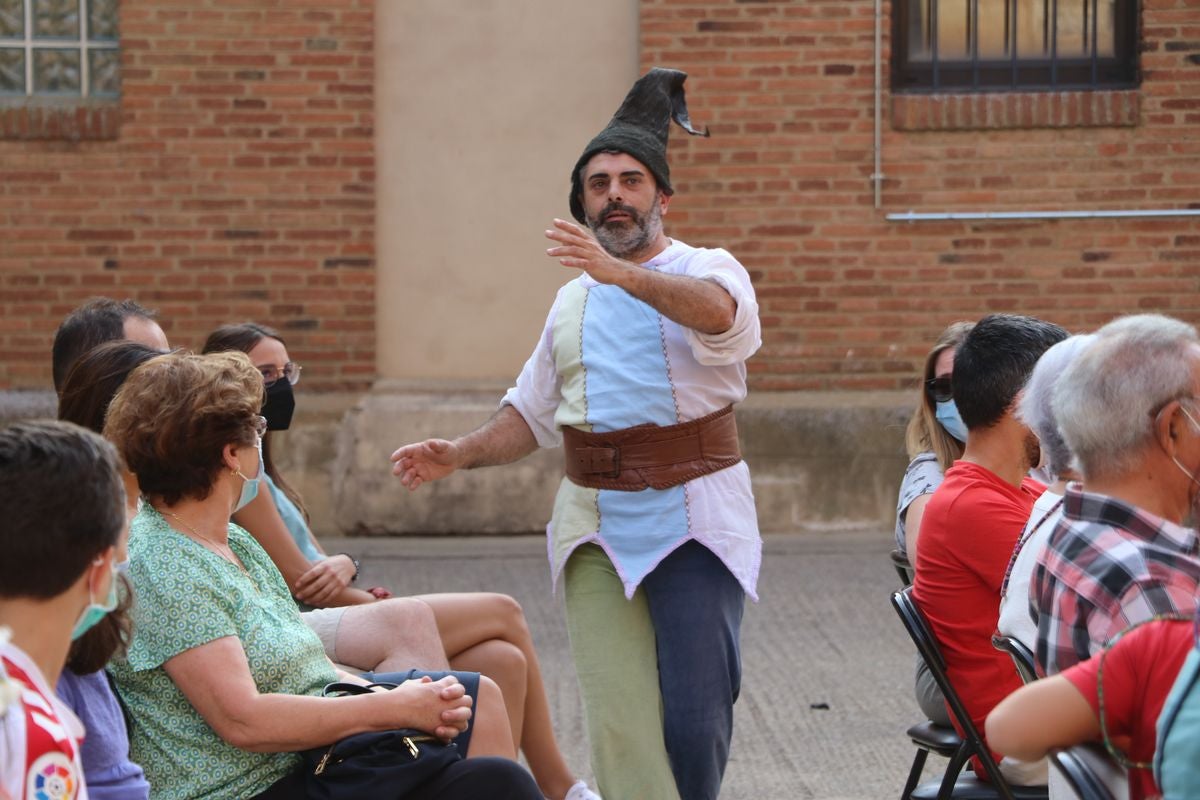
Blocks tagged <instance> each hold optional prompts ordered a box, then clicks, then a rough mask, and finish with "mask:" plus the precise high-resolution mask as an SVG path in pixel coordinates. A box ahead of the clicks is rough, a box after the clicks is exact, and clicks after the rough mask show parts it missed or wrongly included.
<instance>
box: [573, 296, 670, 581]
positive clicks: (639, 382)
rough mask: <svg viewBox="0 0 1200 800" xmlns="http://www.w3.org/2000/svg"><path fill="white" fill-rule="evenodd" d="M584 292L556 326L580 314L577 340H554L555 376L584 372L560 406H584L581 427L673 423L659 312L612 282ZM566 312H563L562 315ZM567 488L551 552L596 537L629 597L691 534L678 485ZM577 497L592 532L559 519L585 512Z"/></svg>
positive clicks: (601, 430)
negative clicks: (589, 509)
mask: <svg viewBox="0 0 1200 800" xmlns="http://www.w3.org/2000/svg"><path fill="white" fill-rule="evenodd" d="M584 291H585V292H586V298H585V299H583V302H578V303H570V304H568V305H567V306H566V307H564V308H560V309H559V320H558V321H557V322H556V324H555V330H556V332H558V331H571V330H573V329H574V328H575V325H574V324H573V322H572V321H571V317H570V315H571V314H572V313H574V314H578V315H580V316H581V317H582V320H581V324H580V326H579V329H580V331H581V335H580V337H579V340H578V344H576V342H575V341H566V342H562V344H563V345H564V346H563V347H561V348H560V347H559V346H558V345H559V344H560V343H559V342H558V341H557V340H556V342H555V355H556V361H557V363H558V366H559V369H560V374H563V375H564V377H566V376H567V375H573V374H575V373H576V372H577V371H582V373H583V376H584V379H583V380H582V381H578V380H569V379H568V380H564V381H563V385H562V386H563V405H564V406H567V407H575V408H579V407H580V406H581V405H582V408H583V409H584V413H585V419H584V420H583V422H584V423H585V424H584V425H580V427H584V428H585V429H586V428H590V429H591V430H592V431H595V432H597V433H606V432H609V431H615V430H621V429H623V428H629V427H632V426H634V425H641V424H645V423H647V422H650V423H654V424H655V425H663V426H665V425H674V424H676V422H678V415H677V411H676V407H675V399H674V390H673V387H672V385H671V374H670V369H669V365H668V363H667V357H666V351H665V349H664V345H663V334H662V320H661V318H660V316H659V314H658V312H656V311H655V310H654V309H653V308H651V307H650V306H648V305H647V304H645V303H643V302H642V301H640V300H637V299H635V298H633V297H632V296H630V295H629V294H628V293H626V292H625V291H624V290H622V289H619V288H617V287H615V286H605V285H599V286H592V287H591V288H588V289H585V290H584ZM564 313H565V314H567V315H568V316H567V317H565V318H564V316H563V315H564ZM573 338H574V337H573V336H571V337H568V339H573ZM572 351H573V352H572ZM573 355H574V358H572V356H573ZM572 361H575V362H576V363H570V362H572ZM564 367H565V368H566V370H565V372H563V371H562V370H563V368H564ZM578 388H582V390H583V393H584V398H583V400H584V402H583V403H582V404H580V403H579V402H578V398H572V397H570V396H569V395H570V393H571V391H572V389H576V390H577V389H578ZM576 424H578V422H576ZM564 491H565V495H566V496H565V497H560V501H567V502H566V503H562V502H560V503H557V504H556V508H555V517H556V519H555V523H554V525H553V529H554V530H555V531H556V533H558V534H559V535H560V536H561V537H562V538H561V539H560V542H558V543H556V546H555V550H557V551H558V552H559V553H560V554H562V553H563V551H564V550H566V551H568V552H569V551H570V550H572V549H574V547H575V546H577V545H578V544H580V543H581V542H583V541H587V540H589V539H592V540H595V541H598V542H599V544H600V545H601V546H602V547H604V549H605V550H606V551H607V552H608V554H609V557H610V558H611V559H612V561H613V564H614V566H615V567H616V568H617V572H618V573H619V574H620V575H621V579H622V581H623V582H624V584H625V588H626V593H627V594H629V595H630V596H632V594H633V591H634V590H635V589H636V588H637V585H638V584H639V583H640V582H641V580H642V578H644V577H645V576H646V575H647V574H648V573H649V572H650V571H651V570H653V569H654V567H656V566H657V565H658V562H659V561H661V560H662V559H663V558H665V557H666V556H667V555H669V554H670V553H671V551H672V550H674V549H675V548H676V547H677V546H679V544H681V543H682V542H683V541H685V540H686V539H687V537H688V514H687V493H686V491H685V489H684V487H683V486H673V487H671V488H670V489H664V490H657V489H643V490H642V491H639V492H620V491H614V490H610V489H601V490H599V492H598V493H597V492H595V490H591V491H583V492H576V491H573V490H572V489H571V488H569V487H564ZM576 497H577V498H578V502H580V503H586V502H588V500H590V499H592V498H594V502H595V507H596V510H597V512H598V517H599V519H598V528H597V530H596V531H595V532H594V533H593V534H592V535H591V536H589V535H588V534H589V533H590V532H587V531H582V530H579V529H578V528H575V529H574V530H572V529H571V528H573V527H574V526H566V527H564V526H561V525H559V524H558V522H559V521H560V519H561V520H562V521H566V520H568V519H579V518H580V517H582V516H584V515H582V514H580V513H579V512H580V511H582V510H583V509H572V508H570V506H571V505H574V503H571V502H570V501H571V499H572V498H576ZM560 515H561V516H560Z"/></svg>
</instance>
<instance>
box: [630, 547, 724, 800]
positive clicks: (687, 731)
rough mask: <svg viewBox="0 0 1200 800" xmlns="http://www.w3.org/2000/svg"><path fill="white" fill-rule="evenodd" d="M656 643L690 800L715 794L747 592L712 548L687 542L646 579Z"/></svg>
mask: <svg viewBox="0 0 1200 800" xmlns="http://www.w3.org/2000/svg"><path fill="white" fill-rule="evenodd" d="M642 588H643V589H644V590H645V592H646V599H647V601H648V603H649V606H650V617H651V619H652V620H653V623H654V633H655V636H656V637H657V640H658V673H659V684H660V687H661V690H662V698H663V713H664V717H665V721H664V728H663V733H664V738H665V739H666V745H667V753H668V755H669V756H670V759H671V770H672V771H673V772H674V774H675V782H676V783H677V784H678V786H679V796H680V797H682V798H684V799H685V800H709V799H710V798H713V799H715V798H716V797H717V795H718V793H719V792H720V789H721V778H722V776H723V775H724V774H725V764H726V762H727V761H728V760H729V743H730V740H731V739H732V738H733V703H734V701H735V700H737V696H738V691H739V690H740V688H741V680H742V657H741V649H740V645H739V642H738V637H739V634H740V632H741V626H742V612H743V610H744V608H745V602H746V596H745V591H744V590H743V589H742V586H741V584H740V583H738V581H737V579H736V578H735V577H733V575H732V574H731V573H730V572H729V569H728V568H727V567H726V566H725V564H724V563H722V561H721V560H720V559H719V558H717V557H716V556H715V555H713V553H712V551H711V550H709V549H708V548H707V547H705V546H704V545H702V544H700V543H698V542H694V541H691V542H688V543H687V544H684V545H683V546H681V547H679V548H678V549H677V550H675V552H673V553H672V554H671V555H669V556H667V557H666V558H665V559H663V561H662V563H660V564H659V565H658V566H657V567H656V568H655V569H654V571H653V572H652V573H650V575H648V576H647V577H646V578H645V580H643V581H642Z"/></svg>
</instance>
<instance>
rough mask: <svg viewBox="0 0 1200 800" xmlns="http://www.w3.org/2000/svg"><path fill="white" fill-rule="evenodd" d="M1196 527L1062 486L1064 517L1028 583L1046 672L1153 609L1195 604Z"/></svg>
mask: <svg viewBox="0 0 1200 800" xmlns="http://www.w3.org/2000/svg"><path fill="white" fill-rule="evenodd" d="M1198 553H1200V540H1198V539H1197V536H1196V531H1194V530H1192V529H1190V528H1184V527H1182V526H1179V525H1176V524H1175V523H1173V522H1168V521H1167V520H1165V519H1161V518H1159V517H1156V516H1154V515H1153V514H1150V513H1149V512H1146V511H1142V510H1140V509H1138V508H1134V507H1133V506H1130V505H1128V504H1126V503H1124V502H1122V501H1120V500H1118V499H1116V498H1114V497H1108V496H1106V495H1102V494H1093V493H1089V492H1084V491H1080V489H1079V487H1078V486H1077V485H1075V484H1072V485H1071V486H1068V487H1067V493H1066V497H1065V499H1064V501H1063V518H1062V521H1060V522H1059V523H1058V527H1056V528H1055V529H1054V533H1052V534H1051V535H1050V540H1049V541H1048V542H1047V543H1046V549H1045V550H1043V551H1042V554H1041V555H1040V556H1039V557H1038V563H1037V566H1036V567H1034V570H1033V581H1032V583H1031V584H1030V587H1029V600H1030V604H1031V606H1032V607H1033V608H1035V609H1037V611H1038V615H1037V625H1038V636H1037V654H1036V655H1037V661H1038V664H1039V665H1040V666H1041V668H1042V670H1043V672H1044V674H1046V675H1053V674H1055V673H1058V672H1062V671H1063V670H1064V669H1066V668H1067V667H1070V666H1072V665H1074V664H1077V663H1078V662H1080V661H1084V660H1086V659H1087V658H1089V657H1090V656H1092V655H1093V654H1095V653H1096V652H1098V651H1099V650H1100V649H1101V647H1103V645H1104V643H1105V642H1107V641H1108V640H1109V639H1111V638H1112V637H1113V636H1115V635H1116V634H1118V633H1120V632H1121V631H1123V630H1125V629H1126V628H1128V627H1129V626H1130V625H1133V624H1135V623H1138V622H1142V621H1144V620H1147V619H1150V618H1151V617H1153V616H1155V615H1157V614H1169V613H1186V614H1190V613H1192V611H1194V610H1195V608H1196V589H1197V586H1198V585H1200V559H1198V557H1197V556H1198Z"/></svg>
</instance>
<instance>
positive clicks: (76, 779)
mask: <svg viewBox="0 0 1200 800" xmlns="http://www.w3.org/2000/svg"><path fill="white" fill-rule="evenodd" d="M127 526H128V523H127V519H126V514H125V488H124V485H123V484H122V481H121V475H120V470H119V469H118V460H117V455H116V451H115V450H114V449H113V447H112V446H111V445H110V444H109V443H108V442H106V441H105V440H104V439H103V438H101V437H100V436H97V435H96V434H94V433H92V432H91V431H87V430H84V429H83V428H80V427H78V426H76V425H72V424H70V423H66V422H53V421H46V422H22V423H17V424H15V425H11V426H9V427H6V428H3V429H0V554H2V555H0V629H7V632H8V633H7V634H6V635H5V636H0V798H5V797H8V798H12V800H18V799H19V798H43V797H44V798H54V800H86V798H87V788H86V787H85V786H84V782H83V769H82V766H81V764H80V760H79V742H80V741H81V739H82V737H83V726H82V725H81V724H80V723H79V720H78V719H77V718H76V717H75V715H74V714H73V713H71V711H70V710H69V709H68V708H67V707H66V706H65V705H64V704H63V703H62V701H60V700H59V699H58V697H57V696H56V695H55V693H54V689H53V686H54V684H55V683H56V682H57V680H58V676H59V672H61V670H62V667H63V663H64V662H65V661H66V657H67V651H68V650H69V649H70V646H71V642H72V641H73V640H74V639H75V638H77V637H79V636H82V635H83V633H84V632H85V631H87V630H88V628H90V627H91V626H92V625H94V624H95V623H96V622H98V621H99V620H100V619H102V618H103V617H104V615H105V614H107V613H108V612H109V611H111V610H112V609H113V608H114V607H115V606H116V600H117V595H116V588H117V575H116V559H117V553H118V547H119V545H120V544H121V541H122V539H123V538H124V537H125V535H126V530H127Z"/></svg>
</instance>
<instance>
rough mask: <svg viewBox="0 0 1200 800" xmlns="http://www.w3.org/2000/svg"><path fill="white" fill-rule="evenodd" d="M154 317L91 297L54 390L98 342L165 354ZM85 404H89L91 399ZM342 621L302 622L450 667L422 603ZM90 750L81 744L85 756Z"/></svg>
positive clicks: (64, 339) (58, 353) (398, 663)
mask: <svg viewBox="0 0 1200 800" xmlns="http://www.w3.org/2000/svg"><path fill="white" fill-rule="evenodd" d="M153 317H154V312H152V311H147V310H146V309H144V308H142V307H141V306H139V305H137V304H136V303H134V302H133V301H132V300H124V301H121V302H117V301H115V300H110V299H108V298H104V297H99V298H93V299H91V300H89V301H87V302H86V303H84V304H83V305H82V306H80V307H79V308H77V309H75V310H74V311H72V312H71V313H70V314H68V315H67V317H66V319H65V320H63V322H62V324H61V325H60V326H59V329H58V333H57V334H56V336H55V340H54V374H55V376H56V389H57V390H58V391H59V392H60V393H61V391H62V389H63V386H62V383H63V381H65V380H66V379H67V377H68V375H69V372H70V370H71V368H72V366H73V365H74V363H75V361H77V360H78V359H79V358H80V357H81V356H83V355H84V354H85V353H86V352H88V349H89V348H94V347H95V346H96V345H99V344H101V343H104V342H111V341H121V340H127V337H135V338H136V339H137V340H138V341H139V342H140V343H141V344H144V345H145V346H147V347H149V348H151V349H153V350H154V351H156V352H161V351H164V350H166V349H167V348H168V347H169V345H168V344H167V340H166V337H165V336H164V335H163V333H162V329H161V328H160V327H159V326H158V324H157V323H156V322H155V321H154V319H153ZM58 376H62V377H61V378H58ZM113 378H114V376H112V375H110V376H108V377H107V378H106V380H105V383H104V391H103V392H98V391H96V389H95V388H93V387H90V386H88V385H87V384H86V382H81V383H80V384H78V386H79V390H80V391H82V392H84V393H87V394H92V393H95V395H96V396H95V398H94V403H93V404H94V405H95V406H96V407H97V408H107V406H108V402H109V400H110V399H111V398H112V395H113V393H115V392H116V390H117V387H118V386H119V385H120V381H121V380H123V379H124V374H122V375H120V380H113ZM87 402H89V403H92V402H93V400H92V399H89V400H88V401H87ZM80 422H81V423H86V427H92V428H93V429H95V427H94V426H96V425H99V424H103V416H99V417H95V416H94V415H93V417H92V418H91V419H89V420H86V421H85V420H80ZM126 489H127V490H128V491H129V494H130V501H131V502H136V497H137V495H138V489H137V481H136V479H135V478H133V477H132V475H129V476H128V477H127V483H126ZM371 599H374V598H371ZM340 617H342V612H340V611H338V612H336V613H334V614H324V613H323V612H315V613H310V614H305V615H304V620H305V623H306V624H308V625H309V626H310V627H312V628H313V629H314V630H316V631H317V632H318V635H321V636H323V639H322V642H323V643H324V644H326V645H327V650H326V652H327V653H329V654H331V655H332V654H333V653H334V650H335V644H336V650H337V654H338V656H340V658H341V659H342V660H341V661H340V663H342V664H345V665H348V666H351V667H353V668H355V669H360V670H370V671H381V672H388V671H392V670H395V669H400V668H406V667H411V666H421V667H424V668H427V669H434V670H441V669H448V668H449V664H448V663H447V661H446V658H445V655H444V654H443V650H442V642H441V640H440V639H439V637H438V631H437V623H436V621H435V620H434V617H433V612H432V611H431V610H430V609H429V607H428V606H427V605H426V604H425V603H422V602H419V601H416V600H410V599H397V600H394V601H388V602H386V603H372V604H370V605H364V606H361V607H355V608H352V609H348V610H347V611H346V612H345V614H344V618H340ZM332 623H338V624H332ZM334 634H336V637H335V635H334ZM88 747H89V745H87V744H85V745H84V750H85V753H84V755H85V758H86V756H87V752H86V751H87V749H88ZM582 800H586V798H582Z"/></svg>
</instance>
